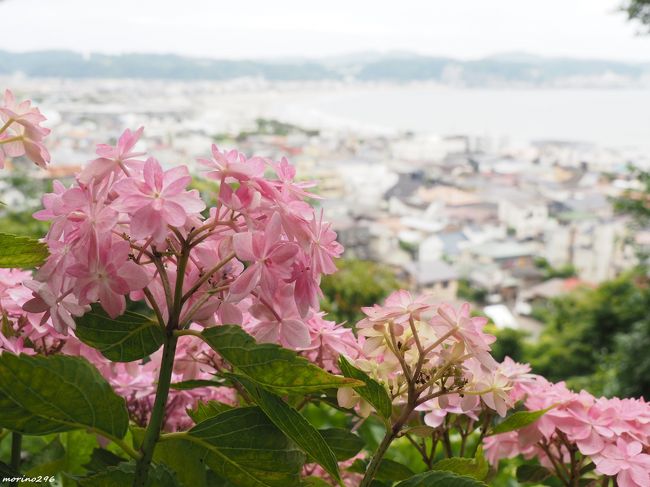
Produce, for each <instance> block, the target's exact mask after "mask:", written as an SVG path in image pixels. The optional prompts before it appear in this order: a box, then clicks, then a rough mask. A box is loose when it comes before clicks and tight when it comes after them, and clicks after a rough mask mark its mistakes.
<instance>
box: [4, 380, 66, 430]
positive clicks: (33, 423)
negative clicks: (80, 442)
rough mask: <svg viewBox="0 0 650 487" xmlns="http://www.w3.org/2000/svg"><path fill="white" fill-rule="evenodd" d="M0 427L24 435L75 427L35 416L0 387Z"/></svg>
mask: <svg viewBox="0 0 650 487" xmlns="http://www.w3.org/2000/svg"><path fill="white" fill-rule="evenodd" d="M0 428H7V429H11V430H12V431H16V432H18V433H22V434H24V435H32V436H42V435H49V434H52V433H61V432H63V431H70V430H73V429H74V428H75V427H74V426H70V425H66V424H61V423H58V422H54V421H50V420H49V419H46V418H43V417H41V416H37V415H35V414H33V413H31V412H30V411H28V410H27V409H25V408H23V407H21V406H20V405H18V404H16V403H15V402H14V401H12V400H11V399H9V397H8V396H6V395H5V394H4V393H3V392H2V390H1V389H0Z"/></svg>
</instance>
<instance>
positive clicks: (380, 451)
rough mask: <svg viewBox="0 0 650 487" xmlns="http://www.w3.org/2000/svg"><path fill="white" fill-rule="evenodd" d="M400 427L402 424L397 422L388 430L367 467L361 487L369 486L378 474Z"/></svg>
mask: <svg viewBox="0 0 650 487" xmlns="http://www.w3.org/2000/svg"><path fill="white" fill-rule="evenodd" d="M396 426H397V428H396ZM400 428H401V425H398V424H397V423H396V424H395V426H393V427H392V428H390V429H389V430H388V431H387V432H386V436H384V439H383V440H382V441H381V444H380V445H379V448H377V451H376V452H375V455H374V456H373V457H372V460H371V461H370V465H368V468H367V469H366V473H365V475H364V476H363V480H362V481H361V483H360V484H359V487H368V486H369V485H370V484H371V483H372V481H373V479H374V478H375V475H377V470H379V465H380V464H381V461H382V460H383V458H384V455H385V454H386V451H387V450H388V447H389V446H390V444H391V443H392V442H393V440H394V439H395V438H396V437H397V433H398V431H399V430H400Z"/></svg>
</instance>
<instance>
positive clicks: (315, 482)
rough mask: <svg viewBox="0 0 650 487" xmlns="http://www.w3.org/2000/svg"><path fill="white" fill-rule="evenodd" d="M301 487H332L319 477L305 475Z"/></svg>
mask: <svg viewBox="0 0 650 487" xmlns="http://www.w3.org/2000/svg"><path fill="white" fill-rule="evenodd" d="M300 486H301V487H332V484H330V483H329V482H325V481H324V480H323V479H321V478H319V477H305V478H303V479H302V483H301V484H300Z"/></svg>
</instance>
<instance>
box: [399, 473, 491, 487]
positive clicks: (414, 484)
mask: <svg viewBox="0 0 650 487" xmlns="http://www.w3.org/2000/svg"><path fill="white" fill-rule="evenodd" d="M395 487H487V484H486V483H483V482H481V481H480V480H476V479H473V478H472V477H466V476H463V475H458V474H455V473H453V472H443V471H433V472H425V473H421V474H418V475H415V476H413V477H411V478H410V479H407V480H404V481H403V482H400V483H399V484H397V485H396V486H395Z"/></svg>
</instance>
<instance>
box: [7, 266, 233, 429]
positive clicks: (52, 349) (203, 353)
mask: <svg viewBox="0 0 650 487" xmlns="http://www.w3.org/2000/svg"><path fill="white" fill-rule="evenodd" d="M31 278H32V274H31V272H29V271H23V270H19V269H0V323H1V326H0V354H2V353H13V354H21V353H22V354H27V355H36V354H39V355H52V354H57V353H58V354H63V355H70V356H74V357H84V358H86V359H87V360H88V361H89V362H91V363H92V364H93V365H94V366H95V367H97V369H98V370H99V371H100V372H101V374H102V375H103V376H104V377H105V378H106V380H108V382H109V383H110V384H111V386H112V387H113V389H114V390H115V391H116V392H117V393H118V394H120V395H121V396H122V397H124V398H125V399H126V401H127V408H128V410H129V413H130V417H131V420H132V421H133V422H134V423H135V424H137V425H139V426H146V424H147V422H148V419H149V416H150V414H151V409H152V407H153V401H154V397H155V392H156V381H157V378H158V374H159V367H160V363H161V361H160V354H161V353H162V351H158V352H156V353H155V354H153V355H152V356H151V360H149V361H147V362H146V363H145V364H142V363H140V362H129V363H115V362H111V361H110V360H108V359H107V358H106V357H104V356H103V355H102V354H101V353H99V352H98V351H97V350H96V349H94V348H92V347H89V346H88V345H86V344H84V343H83V342H81V341H80V340H79V339H78V338H77V337H75V336H74V332H71V333H68V334H65V335H64V334H62V333H59V332H58V331H57V330H56V329H55V328H54V326H53V325H52V320H49V319H45V320H44V319H43V318H44V317H45V315H44V313H42V312H34V313H33V312H30V311H26V310H25V309H23V308H24V307H27V308H29V306H25V305H26V303H28V302H29V301H30V299H32V291H31V289H29V288H28V287H27V286H25V284H24V283H25V282H27V283H29V282H33V281H32V279H31ZM219 367H220V361H219V357H218V356H217V355H216V353H215V352H214V351H213V350H212V349H211V348H210V347H208V346H207V345H206V344H205V343H204V342H201V341H197V340H192V339H190V337H181V338H180V340H179V344H178V347H177V349H176V355H175V363H174V371H173V375H172V380H173V381H174V382H181V381H187V380H195V379H198V380H202V379H206V380H207V379H212V378H213V376H214V374H215V373H216V372H217V371H218V370H219ZM210 400H216V401H220V402H223V403H226V404H235V391H234V390H233V389H230V388H226V387H199V388H194V389H188V390H172V391H171V393H170V398H169V402H168V403H167V405H166V411H165V423H164V429H165V430H166V431H179V430H183V429H187V428H188V427H190V426H191V425H192V422H191V420H190V417H189V416H188V415H187V409H193V408H195V407H196V406H197V404H198V402H199V401H210Z"/></svg>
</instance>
